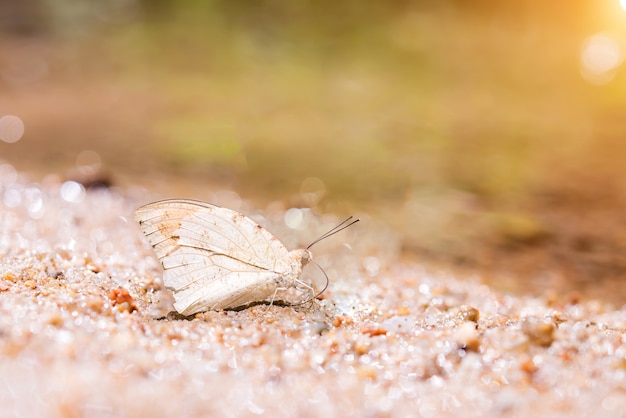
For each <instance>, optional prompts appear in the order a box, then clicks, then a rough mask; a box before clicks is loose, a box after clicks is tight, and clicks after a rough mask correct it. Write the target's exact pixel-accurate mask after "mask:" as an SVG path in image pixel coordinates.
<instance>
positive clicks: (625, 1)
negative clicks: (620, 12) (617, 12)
mask: <svg viewBox="0 0 626 418" xmlns="http://www.w3.org/2000/svg"><path fill="white" fill-rule="evenodd" d="M619 4H621V5H622V8H623V9H624V10H626V0H620V1H619Z"/></svg>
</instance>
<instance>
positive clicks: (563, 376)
mask: <svg viewBox="0 0 626 418" xmlns="http://www.w3.org/2000/svg"><path fill="white" fill-rule="evenodd" d="M233 196H235V195H234V193H232V192H230V193H224V192H216V193H214V194H208V195H207V199H206V200H212V199H214V200H213V203H217V204H224V205H229V204H232V205H231V206H230V207H231V208H233V209H236V210H240V211H242V212H243V213H245V214H247V215H250V216H253V217H254V218H255V220H257V221H258V222H260V223H261V224H262V225H263V226H265V227H266V228H268V229H269V230H270V231H272V232H273V233H274V234H275V235H276V236H277V237H279V238H280V239H281V240H283V242H285V244H286V245H287V247H288V248H290V249H292V248H296V247H298V246H303V245H306V244H307V241H309V242H310V241H311V240H312V239H313V238H315V237H316V236H318V235H320V234H321V232H323V231H325V230H327V229H328V226H330V225H333V224H334V223H336V220H337V219H336V218H335V217H333V216H320V215H316V214H314V213H312V211H309V210H301V212H300V213H298V216H297V219H300V220H301V222H300V223H296V224H294V223H293V216H292V215H293V213H294V212H293V210H292V211H291V212H289V213H290V218H289V219H290V221H289V222H288V224H289V225H290V226H289V227H288V226H287V223H286V222H285V219H286V218H285V216H284V215H285V212H286V211H287V210H288V209H290V208H287V207H284V206H283V205H281V204H279V203H277V204H273V205H270V207H268V208H266V209H265V210H264V211H263V212H256V211H254V210H252V209H251V208H250V207H249V204H247V203H246V202H242V201H241V200H240V199H237V198H235V197H236V196H235V197H233ZM159 197H175V196H159ZM176 197H182V196H176ZM156 198H157V197H155V196H150V195H149V194H148V192H146V191H145V190H142V189H139V188H135V189H125V190H117V189H115V188H100V189H96V190H85V188H84V187H83V186H82V185H81V184H79V183H76V182H73V181H63V180H61V179H60V178H59V177H56V176H49V177H46V178H45V179H44V180H43V181H42V182H40V183H33V182H30V181H28V180H26V179H25V178H24V177H23V176H22V175H20V174H19V173H16V172H15V170H13V169H12V167H11V166H9V165H7V164H4V165H0V405H1V408H0V416H1V417H31V416H32V417H40V416H49V417H79V416H90V417H118V416H119V417H126V416H153V417H170V416H184V417H194V416H198V417H199V416H202V417H205V416H211V415H214V416H224V417H230V416H255V415H265V416H300V417H308V416H325V417H333V416H341V417H349V416H359V417H368V416H372V417H378V416H390V417H411V416H414V417H430V416H436V417H446V416H451V417H452V416H455V417H456V416H460V415H462V416H466V417H473V416H476V417H478V416H480V417H485V416H495V417H497V416H507V417H511V416H513V417H515V416H524V417H525V416H530V415H537V416H555V417H559V416H563V417H565V416H590V415H593V416H607V417H619V416H626V335H625V334H624V329H625V328H626V308H621V309H614V308H612V307H611V306H609V305H605V304H603V303H600V302H571V303H558V302H555V301H554V300H548V299H542V298H531V297H523V296H516V295H508V294H503V293H500V292H496V291H494V290H493V289H491V288H490V287H488V286H487V285H484V284H482V283H481V282H480V280H479V278H468V277H456V276H455V275H454V274H452V273H450V272H447V271H433V270H430V269H428V268H425V267H423V266H422V265H420V264H419V262H417V261H418V260H406V259H403V260H402V261H400V258H399V256H398V254H399V250H398V240H397V239H396V238H395V237H394V236H393V235H392V234H390V233H389V232H387V230H386V229H385V227H384V226H382V225H380V224H378V223H377V222H376V220H374V219H371V218H369V217H368V216H367V215H366V214H365V215H363V216H361V218H362V222H361V223H359V224H358V225H355V226H354V227H353V228H351V230H348V231H344V232H342V233H341V234H342V235H341V236H339V235H338V236H335V237H333V238H330V239H328V240H326V241H324V242H323V243H320V244H318V245H316V247H314V248H313V249H314V256H315V257H316V260H317V261H318V262H319V263H320V264H321V265H322V266H323V267H324V268H325V269H326V271H327V273H328V275H329V277H330V279H331V283H330V286H329V289H328V291H327V292H326V293H324V294H323V295H322V296H321V298H320V299H319V300H316V301H315V302H314V303H313V304H312V305H303V306H296V307H289V306H279V305H278V304H275V305H272V306H268V305H258V306H253V307H251V308H248V309H245V310H241V311H213V312H205V313H201V314H197V315H195V316H194V317H192V318H182V317H180V316H178V315H176V314H174V313H173V312H172V307H171V303H172V298H171V295H170V294H169V292H168V291H167V290H165V289H164V288H163V286H162V282H161V274H162V273H161V269H160V266H159V264H158V262H157V260H156V259H155V258H154V255H153V253H152V250H151V249H150V247H149V246H148V244H147V243H146V241H145V240H144V237H143V235H142V234H141V232H140V231H139V228H138V227H137V226H136V225H135V223H134V221H133V220H132V219H133V218H132V212H133V210H134V209H135V208H137V207H138V206H140V205H142V204H144V203H147V202H149V201H150V200H156ZM233 206H234V207H233ZM291 209H292V208H291ZM307 274H314V270H311V271H310V272H309V273H307Z"/></svg>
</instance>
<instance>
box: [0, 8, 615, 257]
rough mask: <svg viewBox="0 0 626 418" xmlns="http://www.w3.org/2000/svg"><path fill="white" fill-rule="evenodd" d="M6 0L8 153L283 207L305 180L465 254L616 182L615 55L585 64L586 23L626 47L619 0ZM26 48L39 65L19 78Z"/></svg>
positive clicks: (539, 227) (595, 198) (328, 195)
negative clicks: (585, 70)
mask: <svg viewBox="0 0 626 418" xmlns="http://www.w3.org/2000/svg"><path fill="white" fill-rule="evenodd" d="M0 10H2V11H4V16H5V18H3V19H0V22H4V23H2V27H3V29H4V30H5V32H6V33H9V34H11V36H8V37H5V38H3V40H2V46H3V47H10V49H5V50H10V51H12V54H5V56H4V57H3V58H0V68H2V74H3V78H2V81H1V83H2V84H0V91H1V92H2V93H3V97H4V98H5V99H4V101H3V99H1V98H0V110H1V111H2V113H16V114H20V115H24V117H25V118H26V119H28V123H27V131H28V132H29V136H28V137H27V138H25V139H24V140H23V141H20V143H18V144H15V145H11V146H5V145H2V144H0V147H4V148H2V149H0V152H2V153H3V155H8V156H11V155H14V156H16V157H15V160H14V161H12V162H14V163H15V164H16V166H18V167H20V164H23V165H24V166H25V165H27V162H28V161H30V168H32V166H33V165H35V166H37V165H41V166H43V167H44V168H46V169H47V168H48V167H59V166H60V167H64V166H68V165H72V164H73V160H74V159H75V156H76V155H77V154H78V153H79V152H80V151H82V150H84V149H93V150H95V151H97V152H98V153H99V154H100V155H101V156H102V158H103V161H104V163H105V166H106V167H109V168H110V169H111V170H114V171H115V173H116V174H117V175H118V176H123V175H126V176H132V177H133V179H134V180H135V181H140V180H141V179H146V178H150V177H152V176H156V175H157V174H159V175H163V174H166V175H176V176H179V177H181V178H183V179H185V180H186V181H196V182H198V183H200V184H204V183H208V184H210V185H213V186H215V187H222V188H234V189H235V190H237V191H239V192H241V193H243V194H245V195H247V196H254V197H255V198H257V199H260V200H266V201H269V200H272V199H291V198H292V197H293V196H296V197H295V198H294V200H292V203H293V204H299V203H300V201H299V200H298V198H297V196H298V194H299V191H300V187H301V184H302V183H303V181H305V179H307V178H311V177H313V178H318V179H320V180H321V182H322V183H323V184H324V185H325V189H326V190H325V197H324V199H323V200H322V201H320V202H319V204H320V205H321V206H324V208H323V209H324V210H334V209H336V208H337V207H339V208H343V205H344V204H346V202H348V203H347V204H348V205H352V206H353V207H354V206H357V207H361V208H366V209H362V210H364V211H368V212H370V213H379V215H380V216H384V217H385V219H387V220H388V222H389V223H390V224H395V226H396V227H397V228H398V229H399V230H402V232H403V234H405V235H406V236H407V237H408V238H407V240H408V241H409V242H410V245H412V246H414V247H416V248H421V249H423V248H427V249H430V250H432V251H434V252H453V253H455V254H459V255H460V256H464V255H465V254H466V253H467V252H470V251H472V246H471V243H472V242H473V241H474V240H476V239H478V237H482V238H484V237H485V236H489V234H492V235H493V237H492V238H493V240H494V242H503V241H506V242H510V241H511V240H513V241H515V240H518V241H523V242H531V241H532V242H534V241H535V238H536V237H541V239H543V237H545V236H549V235H550V233H551V231H548V230H547V228H546V226H545V225H544V223H543V222H541V221H540V220H538V219H537V217H535V216H533V215H528V214H527V213H526V211H531V210H534V209H536V208H537V207H543V208H550V209H552V208H555V207H559V205H569V204H571V205H573V206H572V207H574V206H576V205H578V208H583V207H585V208H587V207H588V206H590V205H599V204H601V203H598V202H606V201H607V200H606V199H609V198H610V199H613V201H619V200H620V199H624V198H626V184H624V182H625V181H626V166H625V165H624V164H623V161H622V158H620V156H621V155H624V152H625V151H626V149H625V148H626V145H625V144H626V143H625V142H624V141H623V136H624V132H626V118H624V111H623V109H624V108H625V105H626V74H625V71H624V67H623V66H620V67H618V68H617V69H616V70H615V72H614V74H613V73H612V74H611V76H612V77H613V78H612V80H611V81H610V82H607V83H602V84H593V83H590V82H588V81H586V80H585V79H584V78H583V77H582V76H581V48H582V45H583V44H584V42H585V41H586V40H587V39H589V37H590V36H591V35H593V34H595V33H600V32H602V33H608V34H611V36H614V37H615V38H616V39H620V40H621V42H622V43H623V44H624V43H626V12H625V11H624V10H623V9H621V8H620V7H619V2H618V1H613V0H602V1H597V0H593V1H592V0H577V1H564V0H559V1H553V2H544V1H539V0H527V1H514V2H502V1H495V0H477V1H472V2H468V1H463V0H447V1H446V0H439V1H433V0H430V1H409V0H392V1H373V2H363V1H356V0H349V1H342V2H335V1H330V0H320V1H315V2H314V1H309V0H293V1H288V2H284V1H277V0H260V1H256V2H242V1H232V0H230V1H229V0H212V1H209V0H203V1H201V0H194V1H185V2H180V1H178V2H177V1H164V0H158V1H155V0H150V1H148V0H142V1H131V0H128V1H91V2H86V1H83V0H47V1H43V0H41V1H36V0H28V1H24V2H22V3H18V2H11V1H10V0H4V1H0ZM9 15H10V16H12V17H13V18H12V19H8V18H6V16H9ZM16 16H18V17H20V18H16ZM7 22H11V23H10V24H9V23H7ZM33 57H34V58H33ZM37 60H41V61H42V62H44V64H45V69H46V71H45V74H44V76H41V77H40V78H36V77H35V76H32V77H31V78H26V79H25V78H24V77H23V74H26V72H24V71H22V70H23V69H29V68H31V67H32V63H33V62H39V61H37ZM44 64H42V65H44ZM11 71H13V72H11ZM7 74H14V75H15V74H19V75H22V78H19V77H17V79H19V80H21V81H20V82H19V83H16V82H11V81H10V78H9V77H7ZM33 74H35V73H33ZM37 74H38V73H37ZM14 79H15V77H14ZM24 80H26V81H24ZM33 80H34V81H33ZM7 98H8V99H7ZM5 150H6V153H5ZM55 164H56V165H55ZM572 202H575V203H573V204H572ZM542 205H543V206H542ZM329 206H330V207H329ZM581 210H582V209H581ZM407 225H408V226H407ZM442 231H448V233H445V232H442ZM537 241H539V239H537ZM459 243H461V244H459ZM467 243H470V244H469V245H468V244H467Z"/></svg>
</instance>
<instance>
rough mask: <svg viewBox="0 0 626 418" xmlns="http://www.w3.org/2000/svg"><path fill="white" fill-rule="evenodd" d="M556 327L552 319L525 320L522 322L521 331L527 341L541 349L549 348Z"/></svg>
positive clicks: (531, 318) (532, 318)
mask: <svg viewBox="0 0 626 418" xmlns="http://www.w3.org/2000/svg"><path fill="white" fill-rule="evenodd" d="M555 329H556V325H555V324H554V321H553V319H552V318H534V317H529V318H526V319H525V320H524V321H523V322H522V331H523V332H524V334H525V335H526V337H527V338H528V341H529V342H530V343H532V344H534V345H538V346H541V347H550V346H551V345H552V342H553V341H554V330H555Z"/></svg>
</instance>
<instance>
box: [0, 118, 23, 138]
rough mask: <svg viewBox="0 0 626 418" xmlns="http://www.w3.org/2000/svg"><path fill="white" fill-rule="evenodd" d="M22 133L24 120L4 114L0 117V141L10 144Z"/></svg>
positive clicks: (20, 136)
mask: <svg viewBox="0 0 626 418" xmlns="http://www.w3.org/2000/svg"><path fill="white" fill-rule="evenodd" d="M23 135H24V122H22V119H20V118H19V117H17V116H14V115H5V116H2V117H1V118H0V141H4V142H6V143H9V144H12V143H14V142H17V141H19V140H20V139H21V138H22V136H23Z"/></svg>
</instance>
